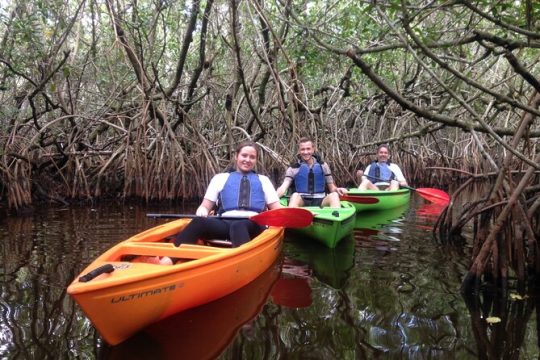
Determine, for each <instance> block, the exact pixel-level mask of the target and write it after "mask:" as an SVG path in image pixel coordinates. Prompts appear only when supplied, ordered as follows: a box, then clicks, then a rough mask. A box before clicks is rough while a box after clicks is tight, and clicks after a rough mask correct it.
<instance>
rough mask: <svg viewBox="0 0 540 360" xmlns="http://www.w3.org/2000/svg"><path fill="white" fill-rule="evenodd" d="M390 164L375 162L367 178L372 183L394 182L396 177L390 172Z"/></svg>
mask: <svg viewBox="0 0 540 360" xmlns="http://www.w3.org/2000/svg"><path fill="white" fill-rule="evenodd" d="M389 165H390V162H389V161H388V162H382V163H379V162H378V161H373V162H372V163H371V166H370V167H369V173H368V174H367V177H368V179H369V180H371V182H377V181H391V180H394V179H395V177H396V175H395V174H394V173H393V172H392V170H390V167H389Z"/></svg>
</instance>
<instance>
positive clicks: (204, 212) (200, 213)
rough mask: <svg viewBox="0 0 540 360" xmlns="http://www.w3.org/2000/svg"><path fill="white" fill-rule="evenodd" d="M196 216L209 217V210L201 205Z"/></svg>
mask: <svg viewBox="0 0 540 360" xmlns="http://www.w3.org/2000/svg"><path fill="white" fill-rule="evenodd" d="M195 214H196V215H197V216H203V217H207V216H208V209H207V208H205V207H204V206H202V205H201V206H199V207H198V208H197V211H196V212H195Z"/></svg>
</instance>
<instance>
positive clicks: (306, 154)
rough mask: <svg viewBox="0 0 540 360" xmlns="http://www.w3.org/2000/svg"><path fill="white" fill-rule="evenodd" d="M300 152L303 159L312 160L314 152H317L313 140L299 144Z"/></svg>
mask: <svg viewBox="0 0 540 360" xmlns="http://www.w3.org/2000/svg"><path fill="white" fill-rule="evenodd" d="M298 153H299V154H300V158H301V159H302V161H304V162H310V161H311V160H312V159H313V154H314V153H315V149H314V148H313V143H312V142H311V141H305V142H301V143H300V144H299V145H298Z"/></svg>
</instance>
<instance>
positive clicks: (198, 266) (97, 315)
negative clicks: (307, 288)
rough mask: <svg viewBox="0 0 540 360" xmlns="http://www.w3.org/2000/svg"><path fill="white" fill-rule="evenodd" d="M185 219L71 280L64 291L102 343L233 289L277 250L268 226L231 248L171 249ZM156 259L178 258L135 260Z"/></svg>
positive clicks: (275, 233)
mask: <svg viewBox="0 0 540 360" xmlns="http://www.w3.org/2000/svg"><path fill="white" fill-rule="evenodd" d="M190 221H191V220H189V219H180V220H176V221H173V222H170V223H167V224H163V225H160V226H157V227H154V228H152V229H149V230H146V231H144V232H142V233H140V234H137V235H135V236H133V237H131V238H129V239H128V240H125V241H123V242H121V243H119V244H117V245H115V246H113V247H112V248H110V249H109V250H107V251H106V252H105V253H103V254H102V255H101V256H99V257H98V258H97V259H95V260H94V261H93V262H92V263H91V264H90V265H89V266H88V267H87V268H86V269H84V270H83V271H82V272H81V274H80V276H79V277H77V278H76V279H75V280H74V281H73V282H72V283H71V284H70V285H69V287H68V289H67V292H68V294H69V295H71V296H72V297H73V298H74V299H75V301H76V302H77V303H78V304H79V306H80V307H81V308H82V310H83V311H84V312H85V314H86V316H87V317H88V318H89V319H90V321H91V322H92V323H93V325H94V327H95V328H96V329H97V330H98V332H99V333H100V334H101V336H102V337H103V339H104V340H105V341H106V342H107V343H109V344H111V345H116V344H118V343H120V342H122V341H124V340H126V339H127V338H129V337H131V336H132V335H134V334H135V333H137V332H138V331H139V330H142V329H143V328H145V327H147V326H148V325H150V324H152V323H155V322H157V321H159V320H161V319H165V318H167V317H169V316H171V315H173V314H175V313H178V312H180V311H183V310H186V309H190V308H194V307H197V306H199V305H202V304H206V303H209V302H211V301H214V300H216V299H219V298H221V297H223V296H225V295H228V294H231V293H232V292H234V291H236V290H238V289H240V288H242V287H243V286H245V285H247V284H248V283H250V282H251V281H253V280H254V279H256V278H257V277H258V276H259V275H261V274H262V273H263V272H264V271H265V270H267V269H268V268H269V267H270V266H271V265H272V264H273V263H274V261H275V260H276V259H277V257H278V256H279V254H280V252H281V248H282V245H283V236H284V235H283V234H284V229H283V228H281V227H269V228H268V229H266V230H265V231H263V232H262V233H261V234H260V235H259V236H257V237H256V238H254V239H253V240H252V241H250V242H248V243H246V244H244V245H242V246H240V247H237V248H222V247H213V246H207V245H189V244H184V245H181V246H180V247H175V246H174V245H173V244H172V243H171V242H169V239H171V238H172V237H174V235H176V234H177V233H178V232H180V231H182V229H183V228H184V227H185V226H186V225H187V224H188V223H189V222H190ZM156 256H168V257H171V258H175V259H178V261H176V262H175V264H174V265H160V264H159V263H157V264H156V263H149V262H144V261H141V259H151V258H153V257H156ZM100 273H101V274H100ZM96 274H99V275H97V276H95V275H96Z"/></svg>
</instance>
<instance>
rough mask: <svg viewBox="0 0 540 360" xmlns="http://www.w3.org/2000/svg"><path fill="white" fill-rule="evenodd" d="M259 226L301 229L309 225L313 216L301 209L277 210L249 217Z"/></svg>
mask: <svg viewBox="0 0 540 360" xmlns="http://www.w3.org/2000/svg"><path fill="white" fill-rule="evenodd" d="M250 219H251V220H253V221H255V222H256V223H257V224H259V225H267V226H281V227H287V228H302V227H306V226H309V225H311V223H312V222H313V214H312V213H311V211H309V210H306V209H302V208H279V209H274V210H268V211H263V212H262V213H260V214H257V215H254V216H252V217H250Z"/></svg>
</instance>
